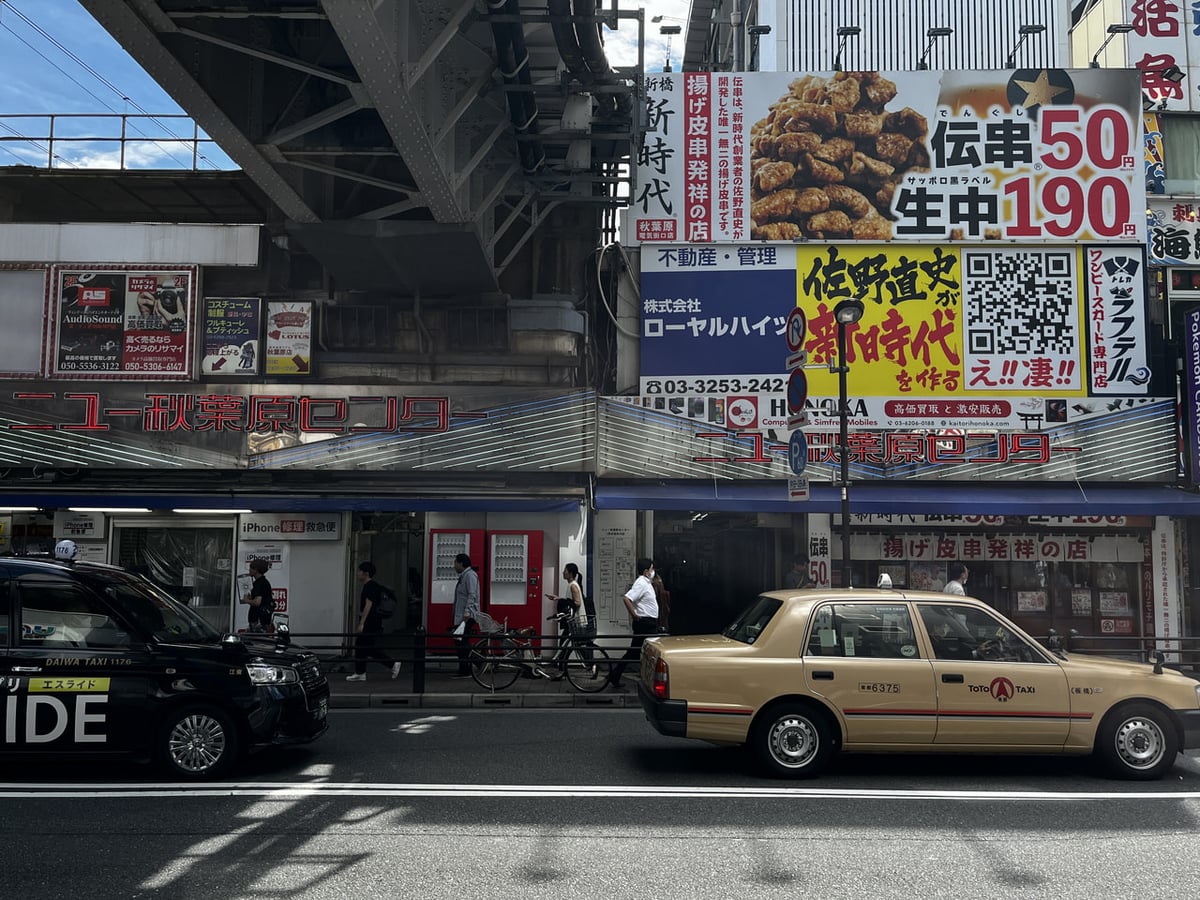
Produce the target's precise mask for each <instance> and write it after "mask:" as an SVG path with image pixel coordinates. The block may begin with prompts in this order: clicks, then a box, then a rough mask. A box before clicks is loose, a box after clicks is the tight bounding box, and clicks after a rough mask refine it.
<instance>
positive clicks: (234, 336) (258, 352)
mask: <svg viewBox="0 0 1200 900" xmlns="http://www.w3.org/2000/svg"><path fill="white" fill-rule="evenodd" d="M261 334H262V301H261V300H259V299H258V298H257V297H234V298H219V297H206V298H205V299H204V317H203V322H202V324H201V335H202V340H203V342H204V343H203V347H202V348H201V356H200V374H202V375H219V376H229V377H234V378H246V377H249V376H254V375H257V374H258V373H259V372H260V371H261V368H262V360H261V357H262V337H261Z"/></svg>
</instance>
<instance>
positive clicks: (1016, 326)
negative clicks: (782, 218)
mask: <svg viewBox="0 0 1200 900" xmlns="http://www.w3.org/2000/svg"><path fill="white" fill-rule="evenodd" d="M1144 284H1145V280H1144V261H1143V257H1142V253H1141V249H1140V248H1139V247H1123V246H1099V245H1081V246H1059V245H1053V244H1051V245H1041V246H969V245H964V246H957V247H953V246H952V247H941V246H931V245H922V244H916V245H898V244H818V243H808V244H804V243H801V244H788V245H772V244H755V245H749V246H739V247H732V246H727V245H722V246H700V247H696V246H692V247H644V248H643V250H642V336H641V373H640V375H641V382H640V393H641V395H642V396H643V397H656V398H657V397H663V398H668V402H667V404H666V406H667V408H669V407H670V406H678V407H680V408H690V405H694V404H692V401H693V400H698V401H705V403H706V408H707V406H711V405H712V402H709V401H717V402H721V403H724V404H725V405H724V407H722V408H721V409H720V410H719V411H720V412H722V413H723V415H724V417H725V419H726V421H725V425H726V427H729V428H731V429H736V428H743V429H747V430H754V429H769V428H778V429H783V428H785V427H786V382H787V377H786V376H787V372H786V366H785V359H784V357H785V342H784V333H785V327H786V322H787V317H788V314H789V313H790V311H791V310H792V309H794V308H795V307H797V306H799V307H800V308H801V309H803V310H804V312H805V314H806V316H807V319H808V337H807V340H806V343H805V349H806V350H807V352H808V362H809V365H810V367H809V368H808V370H807V371H806V374H807V380H808V394H809V399H808V414H809V417H810V420H811V422H812V424H813V425H814V426H816V427H827V426H831V425H835V424H836V423H837V421H838V420H837V402H836V398H837V396H838V392H839V385H838V376H837V373H836V370H833V367H835V366H836V364H837V325H836V322H835V321H834V317H833V309H834V307H835V306H836V304H837V302H838V301H839V300H842V299H845V298H850V297H854V298H860V299H862V300H863V301H864V303H865V306H866V311H865V313H864V315H863V317H862V319H861V321H859V322H858V323H856V324H854V325H851V326H849V328H848V329H847V364H848V365H849V366H850V369H851V373H850V375H849V392H850V395H851V397H852V398H853V402H852V404H851V407H852V409H851V413H852V420H853V421H854V423H855V425H856V427H873V428H885V429H902V428H927V427H934V428H993V429H1009V430H1011V429H1015V428H1036V427H1038V426H1039V425H1040V424H1042V423H1066V422H1071V421H1077V420H1079V419H1080V418H1086V417H1089V416H1093V415H1098V414H1103V413H1104V412H1105V411H1107V410H1108V409H1109V406H1110V404H1111V402H1113V400H1115V398H1118V397H1121V398H1146V397H1147V395H1148V392H1149V378H1150V368H1149V358H1148V355H1147V349H1146V348H1147V347H1148V336H1147V328H1146V308H1145V307H1146V301H1145V293H1144ZM1106 398H1110V399H1106ZM672 400H675V401H677V402H675V403H673V404H672V403H671V401H672ZM1123 402H1124V401H1123ZM739 411H740V413H739V414H736V415H735V414H734V413H738V412H739ZM708 418H709V420H710V421H713V419H712V417H711V416H708Z"/></svg>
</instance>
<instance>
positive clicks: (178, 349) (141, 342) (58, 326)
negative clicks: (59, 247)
mask: <svg viewBox="0 0 1200 900" xmlns="http://www.w3.org/2000/svg"><path fill="white" fill-rule="evenodd" d="M55 284H56V286H57V302H56V306H55V321H54V325H55V329H54V345H55V357H54V369H53V374H55V375H72V376H76V377H87V376H88V375H93V376H94V375H103V376H104V377H109V378H115V377H121V376H123V375H130V376H132V375H139V376H140V375H145V374H154V375H157V376H166V377H170V376H172V375H175V376H185V377H186V376H187V375H189V374H190V365H189V361H190V353H189V339H190V333H191V309H192V303H193V298H192V287H193V284H194V273H193V272H192V271H188V270H179V271H170V270H162V271H140V270H139V271H114V270H110V269H103V270H92V271H80V270H70V269H66V268H62V269H58V270H56V275H55Z"/></svg>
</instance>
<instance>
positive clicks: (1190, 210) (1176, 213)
mask: <svg viewBox="0 0 1200 900" xmlns="http://www.w3.org/2000/svg"><path fill="white" fill-rule="evenodd" d="M1146 217H1147V220H1148V228H1147V230H1146V252H1147V254H1148V259H1147V261H1148V262H1149V263H1150V264H1151V265H1155V266H1200V203H1196V202H1195V201H1193V200H1148V201H1147V202H1146Z"/></svg>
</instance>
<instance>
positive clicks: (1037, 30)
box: [1004, 25, 1046, 69]
mask: <svg viewBox="0 0 1200 900" xmlns="http://www.w3.org/2000/svg"><path fill="white" fill-rule="evenodd" d="M1045 30H1046V26H1045V25H1022V26H1021V27H1020V28H1019V29H1017V34H1018V35H1019V37H1018V38H1017V42H1016V44H1014V45H1013V48H1012V49H1011V50H1009V51H1008V56H1007V57H1006V58H1005V60H1004V68H1006V69H1015V68H1016V67H1017V51H1018V50H1020V49H1021V45H1022V44H1024V43H1025V41H1026V40H1027V39H1028V38H1029V36H1030V35H1031V34H1041V33H1042V32H1043V31H1045Z"/></svg>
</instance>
